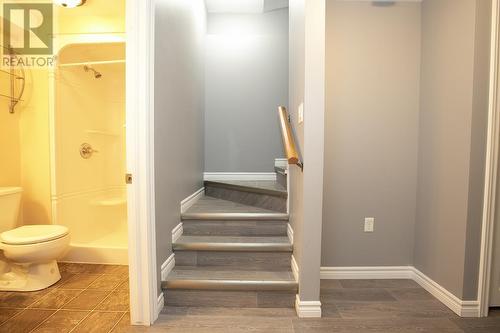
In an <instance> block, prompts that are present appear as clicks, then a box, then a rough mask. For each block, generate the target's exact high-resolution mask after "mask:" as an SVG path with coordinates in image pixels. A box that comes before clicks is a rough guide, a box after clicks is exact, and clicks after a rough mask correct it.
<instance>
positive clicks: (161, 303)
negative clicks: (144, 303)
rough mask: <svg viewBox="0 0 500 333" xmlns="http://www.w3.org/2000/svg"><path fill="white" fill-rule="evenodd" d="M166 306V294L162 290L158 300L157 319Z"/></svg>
mask: <svg viewBox="0 0 500 333" xmlns="http://www.w3.org/2000/svg"><path fill="white" fill-rule="evenodd" d="M164 306H165V296H164V295H163V292H161V293H160V295H159V296H158V299H157V301H156V309H155V314H156V316H155V320H156V319H158V316H159V315H160V312H161V310H163V307H164Z"/></svg>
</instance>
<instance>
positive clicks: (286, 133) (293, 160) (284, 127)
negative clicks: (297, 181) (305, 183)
mask: <svg viewBox="0 0 500 333" xmlns="http://www.w3.org/2000/svg"><path fill="white" fill-rule="evenodd" d="M278 113H279V116H280V126H281V136H282V137H283V145H284V146H285V153H286V159H287V160H288V164H296V165H298V166H299V167H300V168H301V169H302V162H301V161H300V159H299V153H298V152H297V148H296V147H295V140H294V139H293V133H292V128H291V127H290V121H289V120H288V113H287V111H286V108H285V107H284V106H280V107H279V108H278Z"/></svg>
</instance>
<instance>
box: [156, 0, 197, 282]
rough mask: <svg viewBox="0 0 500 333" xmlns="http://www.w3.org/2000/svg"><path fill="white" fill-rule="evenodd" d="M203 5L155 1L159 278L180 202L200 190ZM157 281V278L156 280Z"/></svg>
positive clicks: (179, 1) (195, 2)
mask: <svg viewBox="0 0 500 333" xmlns="http://www.w3.org/2000/svg"><path fill="white" fill-rule="evenodd" d="M205 15H206V14H205V2H204V1H203V0H193V1H185V0H160V1H156V15H155V16H156V22H155V29H156V37H155V190H156V243H157V246H156V248H157V253H156V257H157V267H158V275H159V274H160V267H161V265H162V263H163V262H164V261H165V260H166V259H167V258H168V257H169V255H170V254H171V252H172V248H171V238H172V236H171V235H172V234H171V231H172V229H173V228H174V227H175V226H176V225H177V224H179V222H180V202H181V201H182V200H183V199H184V198H186V197H187V196H189V195H190V194H192V193H193V192H195V191H196V190H198V189H199V188H201V187H202V186H203V182H202V180H203V168H204V167H203V164H204V159H203V156H204V145H203V137H204V126H203V114H204V113H203V109H204V108H203V106H204V80H203V78H204V71H203V59H204V54H203V50H204V39H205V31H206V24H205V22H206V21H205ZM158 281H159V282H160V278H158Z"/></svg>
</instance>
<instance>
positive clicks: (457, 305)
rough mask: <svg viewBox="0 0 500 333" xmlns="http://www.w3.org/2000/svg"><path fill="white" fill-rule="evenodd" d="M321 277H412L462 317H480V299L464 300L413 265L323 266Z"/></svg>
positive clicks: (332, 278)
mask: <svg viewBox="0 0 500 333" xmlns="http://www.w3.org/2000/svg"><path fill="white" fill-rule="evenodd" d="M320 276H321V279H331V280H343V279H380V280H382V279H410V280H413V281H415V282H416V283H418V284H419V285H420V286H421V287H422V288H424V289H425V290H427V291H428V292H429V293H430V294H431V295H433V296H434V297H436V298H437V299H438V300H439V301H440V302H441V303H443V304H444V305H446V306H447V307H448V308H450V310H452V311H453V312H455V313H456V314H457V315H459V316H461V317H474V318H475V317H479V316H480V311H479V301H464V300H461V299H459V298H458V297H456V296H455V295H453V294H452V293H451V292H450V291H448V290H446V288H444V287H443V286H441V285H440V284H439V283H437V282H435V281H434V280H432V279H431V278H430V277H428V276H427V275H425V274H424V273H422V272H421V271H419V270H418V269H416V268H415V267H413V266H379V267H321V275H320Z"/></svg>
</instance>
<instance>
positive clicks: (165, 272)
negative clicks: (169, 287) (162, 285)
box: [161, 253, 175, 281]
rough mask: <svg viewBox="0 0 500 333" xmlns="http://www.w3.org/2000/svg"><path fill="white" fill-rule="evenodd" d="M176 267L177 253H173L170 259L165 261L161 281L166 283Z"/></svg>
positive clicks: (162, 266)
mask: <svg viewBox="0 0 500 333" xmlns="http://www.w3.org/2000/svg"><path fill="white" fill-rule="evenodd" d="M174 267H175V253H172V254H171V255H170V257H168V258H167V260H165V262H164V263H163V264H162V265H161V280H162V281H166V280H167V276H168V274H169V273H170V272H171V271H172V269H174Z"/></svg>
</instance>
